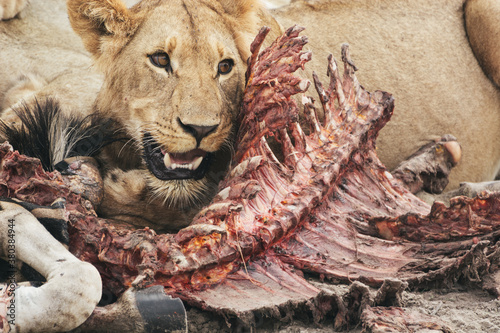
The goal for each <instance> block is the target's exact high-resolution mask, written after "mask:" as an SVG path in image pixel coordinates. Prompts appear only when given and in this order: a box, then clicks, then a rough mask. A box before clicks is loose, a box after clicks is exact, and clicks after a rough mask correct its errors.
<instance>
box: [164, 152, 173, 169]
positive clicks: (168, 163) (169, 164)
mask: <svg viewBox="0 0 500 333" xmlns="http://www.w3.org/2000/svg"><path fill="white" fill-rule="evenodd" d="M163 163H164V164H165V166H166V167H167V169H173V166H172V161H171V160H170V154H169V153H165V157H164V158H163Z"/></svg>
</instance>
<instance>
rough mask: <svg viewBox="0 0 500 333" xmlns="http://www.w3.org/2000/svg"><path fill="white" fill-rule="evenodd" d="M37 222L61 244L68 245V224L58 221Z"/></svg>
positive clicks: (45, 219) (44, 220) (48, 219)
mask: <svg viewBox="0 0 500 333" xmlns="http://www.w3.org/2000/svg"><path fill="white" fill-rule="evenodd" d="M38 221H40V223H41V224H42V225H43V226H44V227H45V229H47V231H48V232H50V234H51V235H52V236H53V237H54V238H55V239H57V240H58V241H59V242H61V243H63V244H66V245H67V244H69V232H68V223H67V222H66V221H64V220H60V219H51V218H45V217H42V218H39V219H38Z"/></svg>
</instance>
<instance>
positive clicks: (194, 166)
mask: <svg viewBox="0 0 500 333" xmlns="http://www.w3.org/2000/svg"><path fill="white" fill-rule="evenodd" d="M202 161H203V157H202V156H200V157H198V158H197V159H196V160H195V161H194V162H193V164H192V166H193V168H192V169H191V170H196V169H198V167H199V166H200V164H201V162H202Z"/></svg>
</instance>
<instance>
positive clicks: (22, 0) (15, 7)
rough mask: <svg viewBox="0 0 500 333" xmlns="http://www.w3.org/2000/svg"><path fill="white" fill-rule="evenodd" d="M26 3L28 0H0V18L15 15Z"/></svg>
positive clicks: (8, 17) (4, 18)
mask: <svg viewBox="0 0 500 333" xmlns="http://www.w3.org/2000/svg"><path fill="white" fill-rule="evenodd" d="M27 4H28V0H0V20H8V19H11V18H13V17H15V16H16V15H17V14H19V12H20V11H21V10H23V9H24V7H26V5H27Z"/></svg>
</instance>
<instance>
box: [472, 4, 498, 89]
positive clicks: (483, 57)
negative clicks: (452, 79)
mask: <svg viewBox="0 0 500 333" xmlns="http://www.w3.org/2000/svg"><path fill="white" fill-rule="evenodd" d="M464 9H465V13H466V15H465V18H466V20H465V27H466V30H467V35H468V37H469V42H470V44H471V46H472V50H473V51H474V54H475V55H476V57H477V59H478V61H479V63H480V64H481V66H482V67H483V69H484V72H485V73H486V75H488V77H490V78H491V79H492V80H493V82H495V83H496V85H497V86H499V87H500V60H499V59H500V24H499V21H500V2H499V1H496V0H468V1H467V2H466V4H465V7H464Z"/></svg>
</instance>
